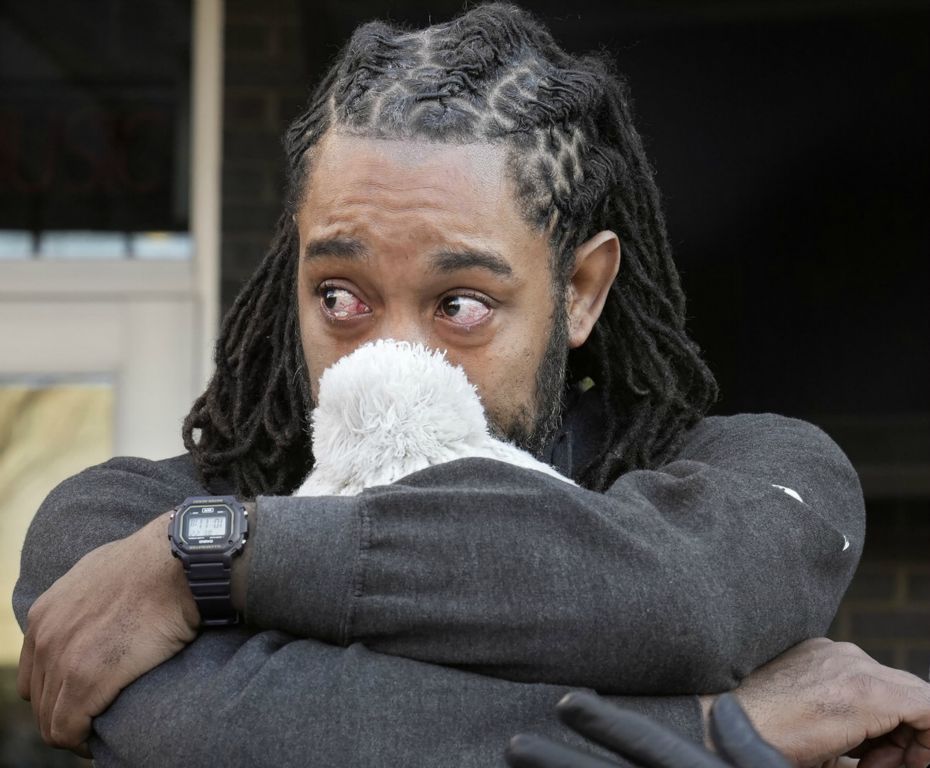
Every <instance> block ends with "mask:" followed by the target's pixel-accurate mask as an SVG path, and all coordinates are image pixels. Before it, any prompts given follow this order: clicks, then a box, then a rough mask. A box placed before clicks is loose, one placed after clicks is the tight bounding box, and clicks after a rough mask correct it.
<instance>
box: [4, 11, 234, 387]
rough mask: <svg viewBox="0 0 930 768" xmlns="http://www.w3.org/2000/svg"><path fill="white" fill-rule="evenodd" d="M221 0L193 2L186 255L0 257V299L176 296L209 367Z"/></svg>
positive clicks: (198, 354) (215, 288)
mask: <svg viewBox="0 0 930 768" xmlns="http://www.w3.org/2000/svg"><path fill="white" fill-rule="evenodd" d="M223 20H224V0H194V4H193V14H192V20H191V22H192V30H191V32H192V37H191V39H192V48H193V51H192V54H193V57H192V61H193V67H192V71H191V86H192V87H191V104H190V111H191V117H192V125H191V148H190V151H191V165H190V180H189V183H190V188H191V196H190V200H191V210H190V220H191V238H192V241H193V245H194V248H193V254H192V258H191V259H190V260H189V261H178V262H174V261H151V262H148V261H135V260H133V261H110V260H100V261H96V260H87V261H52V260H49V261H42V260H39V259H34V260H24V261H20V260H10V261H0V302H4V303H6V302H17V301H35V300H39V301H44V300H49V299H54V300H78V301H106V300H121V299H122V300H125V299H130V300H137V299H144V298H151V299H155V298H166V299H177V298H180V297H188V298H191V299H193V300H194V306H195V307H196V312H197V320H196V326H197V327H196V335H197V339H196V343H195V344H194V347H193V354H194V356H195V361H194V370H195V371H196V376H197V378H198V380H199V381H198V384H199V386H200V387H202V386H203V385H205V384H206V382H207V381H208V380H209V377H210V375H211V374H212V370H213V359H212V358H213V344H214V340H215V338H216V332H217V329H218V324H219V282H220V281H219V273H220V265H219V256H220V210H221V208H220V205H221V202H220V194H221V163H222V151H223V149H222V139H223V131H222V104H223Z"/></svg>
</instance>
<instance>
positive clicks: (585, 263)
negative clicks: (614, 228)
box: [568, 229, 620, 349]
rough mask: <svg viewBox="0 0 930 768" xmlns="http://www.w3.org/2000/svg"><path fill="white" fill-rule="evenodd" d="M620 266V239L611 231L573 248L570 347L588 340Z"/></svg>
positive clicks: (569, 286) (569, 287)
mask: <svg viewBox="0 0 930 768" xmlns="http://www.w3.org/2000/svg"><path fill="white" fill-rule="evenodd" d="M619 269H620V240H619V239H618V238H617V235H616V234H614V233H613V232H611V231H610V230H607V229H605V230H604V231H603V232H598V233H597V234H596V235H595V236H594V237H592V238H591V239H590V240H587V241H585V242H584V243H582V244H581V245H579V246H578V248H576V249H575V266H574V269H573V271H572V275H571V278H570V279H569V284H568V346H569V347H571V348H572V349H575V348H577V347H580V346H581V345H582V344H584V343H585V342H586V341H587V340H588V336H589V335H590V334H591V329H592V328H593V327H594V323H596V322H597V319H598V318H599V317H600V316H601V311H602V310H603V309H604V303H605V302H606V301H607V293H608V291H609V290H610V286H611V284H612V283H613V281H614V278H615V277H616V276H617V272H618V270H619Z"/></svg>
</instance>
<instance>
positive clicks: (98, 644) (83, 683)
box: [16, 515, 200, 756]
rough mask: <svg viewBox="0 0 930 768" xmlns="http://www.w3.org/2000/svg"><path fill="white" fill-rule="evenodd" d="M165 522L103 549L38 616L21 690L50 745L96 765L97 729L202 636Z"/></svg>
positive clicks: (26, 644)
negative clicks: (148, 676) (126, 691)
mask: <svg viewBox="0 0 930 768" xmlns="http://www.w3.org/2000/svg"><path fill="white" fill-rule="evenodd" d="M167 530H168V516H167V515H162V516H160V517H159V518H157V519H155V520H153V521H152V522H151V523H149V524H148V525H146V526H145V527H144V528H142V529H141V530H139V531H137V532H136V533H134V534H132V535H131V536H129V537H127V538H125V539H122V540H120V541H115V542H112V543H110V544H105V545H104V546H102V547H100V548H98V549H95V550H94V551H93V552H90V553H88V554H87V555H85V556H84V557H83V558H81V560H79V561H78V562H77V563H76V564H75V565H74V567H73V568H72V569H71V570H70V571H68V573H66V574H65V575H64V576H62V577H61V578H60V579H58V581H56V582H55V583H54V584H53V585H52V586H51V587H50V588H49V589H48V591H46V592H45V593H44V594H42V595H41V596H40V597H39V599H38V600H36V601H35V603H34V604H33V606H32V608H31V609H30V610H29V615H28V617H27V629H26V637H25V639H24V641H23V649H22V653H21V654H20V659H19V674H18V676H17V681H16V684H17V690H18V692H19V695H20V696H22V697H23V698H24V699H27V700H29V701H31V702H32V709H33V712H34V713H35V715H36V719H37V721H38V726H39V730H40V732H41V733H42V738H43V739H44V740H45V741H46V742H47V743H49V744H51V745H52V746H54V747H63V748H67V749H71V750H74V751H76V752H78V753H80V754H83V755H85V756H88V753H87V749H86V746H85V744H84V742H85V741H86V739H87V737H88V736H89V734H90V727H91V719H92V718H93V717H95V716H96V715H99V714H100V713H101V712H103V711H104V710H105V709H106V708H107V707H108V706H110V704H111V703H112V702H113V700H114V699H115V698H116V696H117V695H118V694H119V692H120V691H121V690H122V689H123V688H124V687H126V686H127V685H129V684H130V683H131V682H132V681H133V680H135V679H137V678H138V677H141V676H142V675H144V674H145V673H146V672H148V671H149V670H150V669H152V668H154V667H156V666H158V665H159V664H161V663H162V662H163V661H165V660H167V659H169V658H171V657H172V656H174V654H176V653H177V652H178V651H180V650H181V649H182V648H183V647H184V646H185V645H186V644H187V643H189V642H191V641H192V640H193V639H194V638H195V637H196V635H197V627H198V625H199V623H200V615H199V613H198V611H197V606H196V604H195V603H194V600H193V597H192V596H191V594H190V590H189V588H188V586H187V583H186V581H185V579H184V572H183V569H182V567H181V564H180V562H179V561H177V560H176V559H175V558H174V557H172V555H171V551H170V548H169V546H168V540H167Z"/></svg>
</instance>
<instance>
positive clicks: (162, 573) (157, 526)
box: [133, 511, 200, 632]
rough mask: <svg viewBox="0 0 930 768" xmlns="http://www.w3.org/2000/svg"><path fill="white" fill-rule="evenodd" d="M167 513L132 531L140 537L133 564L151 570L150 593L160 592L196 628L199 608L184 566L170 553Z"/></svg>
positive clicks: (191, 628) (146, 570) (183, 619)
mask: <svg viewBox="0 0 930 768" xmlns="http://www.w3.org/2000/svg"><path fill="white" fill-rule="evenodd" d="M170 515H171V512H170V511H168V512H165V513H164V514H162V515H159V516H158V517H156V518H155V519H154V520H152V522H150V523H149V524H148V525H146V526H145V527H143V528H142V529H141V530H139V531H138V533H137V534H133V535H134V536H138V537H139V544H140V552H138V553H137V555H136V557H135V558H134V560H135V561H136V562H135V564H134V567H135V568H137V569H139V570H140V572H149V573H151V574H152V576H153V578H154V583H153V585H152V586H153V594H161V595H162V596H163V598H162V599H163V600H164V602H165V603H166V604H167V605H170V606H171V607H172V608H173V610H174V612H175V614H176V615H177V616H178V617H179V618H180V620H181V621H182V622H183V624H184V625H185V626H186V627H187V628H188V629H189V630H191V631H193V632H196V631H197V629H198V628H199V627H200V612H199V611H198V610H197V604H196V603H195V602H194V597H193V595H192V594H191V591H190V587H189V586H188V584H187V579H186V578H185V576H184V567H183V565H182V564H181V562H180V561H179V560H178V559H177V558H176V557H174V556H173V555H172V554H171V547H170V545H169V544H168V541H167V536H166V534H167V531H168V523H169V521H170ZM143 568H145V570H144V571H143V570H142V569H143Z"/></svg>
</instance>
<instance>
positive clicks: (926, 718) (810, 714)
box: [702, 638, 930, 768]
mask: <svg viewBox="0 0 930 768" xmlns="http://www.w3.org/2000/svg"><path fill="white" fill-rule="evenodd" d="M735 694H736V696H737V697H738V698H739V700H740V702H741V703H742V705H743V707H744V708H745V710H746V712H747V713H748V714H749V717H750V719H751V720H752V722H753V724H754V725H755V727H756V728H757V729H758V730H759V733H761V734H762V736H763V737H764V738H765V739H766V740H767V741H768V742H770V743H771V744H773V745H774V746H775V747H776V748H777V749H778V750H779V751H780V752H782V753H783V754H785V755H787V756H788V758H789V759H790V760H791V761H792V762H793V763H795V764H796V765H801V766H817V765H822V764H824V763H825V762H827V761H829V760H832V759H834V758H837V757H839V756H841V755H847V754H851V755H852V756H854V757H861V760H860V763H859V766H860V768H897V767H898V766H901V765H904V766H907V768H926V767H927V766H928V765H930V684H928V683H926V682H924V681H923V680H921V679H920V678H918V677H916V676H915V675H912V674H910V673H908V672H903V671H901V670H898V669H892V668H890V667H885V666H883V665H881V664H879V663H878V662H877V661H875V660H874V659H873V658H871V657H870V656H869V655H868V654H866V653H865V652H864V651H863V650H861V649H860V648H858V647H857V646H855V645H852V644H850V643H834V642H832V641H830V640H826V639H823V638H820V639H817V640H807V641H806V642H803V643H801V644H799V645H797V646H795V647H794V648H792V649H791V650H789V651H787V652H785V653H784V654H782V655H781V656H779V657H777V658H776V659H774V660H773V661H771V662H769V663H768V664H766V665H765V666H763V667H760V668H759V669H757V670H756V671H755V672H753V673H752V674H751V675H749V677H747V678H746V679H745V680H744V681H743V682H742V683H741V684H740V686H739V687H738V688H737V689H736V691H735ZM715 698H716V697H702V704H703V706H704V708H705V712H706V711H707V709H708V708H709V706H710V705H711V703H712V702H713V700H714V699H715Z"/></svg>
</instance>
